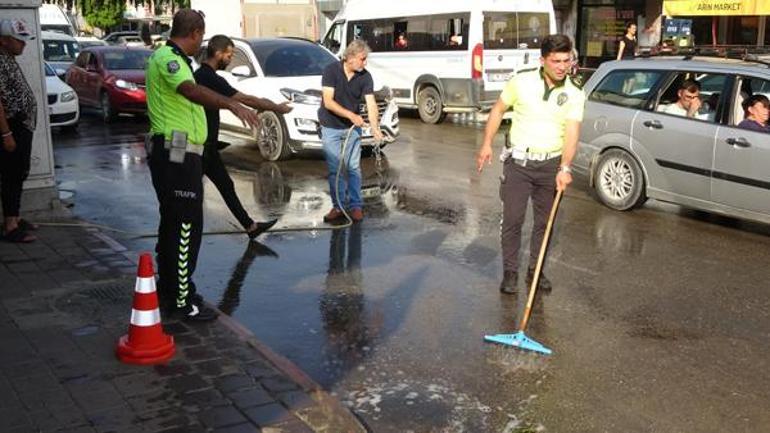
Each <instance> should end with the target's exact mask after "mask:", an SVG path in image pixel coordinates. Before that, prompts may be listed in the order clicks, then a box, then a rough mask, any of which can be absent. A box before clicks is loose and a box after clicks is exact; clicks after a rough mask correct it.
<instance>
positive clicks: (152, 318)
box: [131, 308, 160, 326]
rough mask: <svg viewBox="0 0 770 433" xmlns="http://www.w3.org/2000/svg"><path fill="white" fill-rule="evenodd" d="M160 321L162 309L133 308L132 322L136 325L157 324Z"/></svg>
mask: <svg viewBox="0 0 770 433" xmlns="http://www.w3.org/2000/svg"><path fill="white" fill-rule="evenodd" d="M159 323H160V310H158V309H157V308H156V309H154V310H150V311H146V310H137V309H135V308H132V309H131V324H132V325H134V326H155V325H157V324H159Z"/></svg>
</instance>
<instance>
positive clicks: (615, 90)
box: [588, 70, 663, 108]
mask: <svg viewBox="0 0 770 433" xmlns="http://www.w3.org/2000/svg"><path fill="white" fill-rule="evenodd" d="M662 76H663V72H662V71H632V70H618V71H612V72H610V73H609V74H607V76H606V77H604V79H602V81H601V82H600V83H599V85H598V86H596V88H595V89H594V90H593V91H592V92H591V94H590V95H589V96H588V100H589V101H596V102H605V103H608V104H612V105H620V106H622V107H629V108H642V106H643V105H644V102H645V101H646V100H647V99H648V98H649V96H650V91H651V90H652V89H653V88H654V87H655V84H656V83H657V82H658V81H659V80H660V78H661V77H662Z"/></svg>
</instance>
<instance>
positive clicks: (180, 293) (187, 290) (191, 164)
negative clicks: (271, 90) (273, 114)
mask: <svg viewBox="0 0 770 433" xmlns="http://www.w3.org/2000/svg"><path fill="white" fill-rule="evenodd" d="M204 32H205V22H204V18H203V15H202V14H201V13H199V12H197V11H194V10H192V9H181V10H179V11H178V12H177V13H176V14H175V15H174V20H173V23H172V27H171V34H170V38H169V41H168V42H167V43H166V45H165V46H163V47H161V48H158V49H157V50H156V51H155V52H154V53H153V54H152V55H151V56H150V58H149V60H148V63H147V71H146V77H147V79H146V81H147V108H148V113H149V116H150V131H151V132H150V135H149V136H148V140H147V149H148V153H149V158H148V161H149V166H150V172H151V174H152V184H153V187H154V188H155V192H156V194H157V197H158V202H159V204H160V225H159V227H158V243H157V245H156V247H155V251H156V253H157V261H158V274H159V282H158V292H159V295H160V298H161V304H162V306H163V307H164V309H166V310H168V309H170V310H171V311H172V312H173V314H174V315H175V316H177V317H179V318H182V319H184V320H193V321H208V320H212V319H215V318H216V313H215V312H214V310H212V309H210V308H208V307H206V306H204V305H203V303H202V299H201V298H200V296H198V295H196V294H195V284H194V283H193V281H192V275H193V272H194V271H195V265H196V262H197V260H198V250H199V248H200V242H201V233H202V225H203V184H202V175H203V171H202V160H201V156H202V155H203V144H204V143H205V141H206V136H207V129H206V115H205V113H204V111H203V109H204V106H205V107H212V108H226V109H229V110H230V111H232V112H233V114H235V115H236V116H238V117H239V118H240V119H241V120H242V121H244V122H246V123H248V124H249V125H251V126H255V125H256V124H257V116H256V113H254V112H252V111H251V110H249V109H246V108H245V107H244V106H242V105H240V104H239V103H238V102H237V101H235V100H233V99H230V98H227V97H224V96H221V95H218V94H216V93H214V92H212V91H210V90H209V89H206V88H205V87H202V86H198V85H196V84H195V80H194V78H193V72H192V69H191V67H190V60H189V58H188V56H191V55H194V54H196V53H197V52H198V50H199V49H200V46H201V42H203V34H204Z"/></svg>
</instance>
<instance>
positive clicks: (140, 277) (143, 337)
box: [116, 253, 176, 365]
mask: <svg viewBox="0 0 770 433" xmlns="http://www.w3.org/2000/svg"><path fill="white" fill-rule="evenodd" d="M175 350H176V346H175V345H174V337H172V336H170V335H166V334H164V333H163V327H162V326H161V324H160V309H159V308H158V294H157V293H156V292H155V271H154V270H153V269H152V256H151V255H150V254H149V253H144V254H142V255H141V256H140V257H139V270H138V272H137V278H136V287H135V288H134V304H133V308H132V309H131V323H130V324H129V326H128V334H126V335H124V336H122V337H120V340H119V341H118V347H117V349H116V353H117V355H118V359H120V360H121V361H123V362H125V363H128V364H141V365H152V364H163V363H165V362H167V361H168V360H169V359H171V358H172V357H173V356H174V351H175Z"/></svg>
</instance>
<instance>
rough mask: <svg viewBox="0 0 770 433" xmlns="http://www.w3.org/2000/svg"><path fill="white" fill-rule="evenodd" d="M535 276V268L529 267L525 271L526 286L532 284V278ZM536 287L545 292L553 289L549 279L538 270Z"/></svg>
mask: <svg viewBox="0 0 770 433" xmlns="http://www.w3.org/2000/svg"><path fill="white" fill-rule="evenodd" d="M534 277H535V270H534V269H529V270H528V271H527V287H529V286H531V285H532V279H533V278H534ZM537 289H538V290H542V291H543V292H546V293H551V289H553V286H552V285H551V281H549V280H548V278H546V276H545V274H544V273H543V272H542V271H540V278H539V279H538V280H537Z"/></svg>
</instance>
